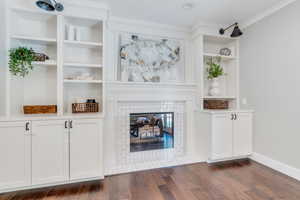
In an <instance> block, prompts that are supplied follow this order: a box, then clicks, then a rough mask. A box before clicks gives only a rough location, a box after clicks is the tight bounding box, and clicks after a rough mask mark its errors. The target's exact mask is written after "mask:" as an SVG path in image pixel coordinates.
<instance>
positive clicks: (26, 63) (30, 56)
mask: <svg viewBox="0 0 300 200" xmlns="http://www.w3.org/2000/svg"><path fill="white" fill-rule="evenodd" d="M33 61H35V52H34V51H33V50H32V49H28V48H26V47H19V48H16V49H11V50H9V71H10V72H11V73H12V74H13V75H14V76H21V77H25V76H26V75H28V74H29V72H30V71H32V70H33V66H32V62H33Z"/></svg>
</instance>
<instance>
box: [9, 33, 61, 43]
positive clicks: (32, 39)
mask: <svg viewBox="0 0 300 200" xmlns="http://www.w3.org/2000/svg"><path fill="white" fill-rule="evenodd" d="M11 38H12V39H15V40H22V41H29V42H34V43H38V44H52V43H56V39H54V38H43V37H30V36H22V35H13V36H11Z"/></svg>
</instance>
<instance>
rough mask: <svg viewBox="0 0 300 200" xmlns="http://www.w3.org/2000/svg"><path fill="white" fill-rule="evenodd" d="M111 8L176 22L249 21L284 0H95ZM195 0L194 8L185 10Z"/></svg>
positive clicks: (136, 16)
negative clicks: (188, 3)
mask: <svg viewBox="0 0 300 200" xmlns="http://www.w3.org/2000/svg"><path fill="white" fill-rule="evenodd" d="M94 1H97V2H100V3H104V4H106V5H107V6H109V7H110V8H111V12H112V13H111V14H112V16H116V17H124V18H127V19H135V20H146V21H152V22H156V23H161V24H170V25H176V26H193V25H195V24H199V23H208V24H223V25H226V24H228V25H230V24H232V23H233V22H236V21H237V22H245V21H247V20H250V19H251V18H252V17H254V16H256V15H258V14H261V13H262V12H264V11H265V10H266V9H269V8H271V7H272V6H275V5H276V4H279V3H281V2H282V1H283V0H94ZM185 2H193V3H194V5H195V7H194V8H193V9H192V10H184V9H183V8H182V5H183V4H184V3H185Z"/></svg>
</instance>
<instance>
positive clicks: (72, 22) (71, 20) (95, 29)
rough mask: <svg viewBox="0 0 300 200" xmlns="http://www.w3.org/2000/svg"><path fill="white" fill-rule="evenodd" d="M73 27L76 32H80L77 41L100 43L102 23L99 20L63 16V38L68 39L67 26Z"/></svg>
mask: <svg viewBox="0 0 300 200" xmlns="http://www.w3.org/2000/svg"><path fill="white" fill-rule="evenodd" d="M70 26H72V27H73V28H75V31H76V34H78V32H79V34H80V39H77V40H78V41H82V42H91V43H102V41H103V40H102V38H103V24H102V22H101V21H99V20H93V19H83V18H75V17H66V18H65V40H70V39H69V37H68V31H69V27H70Z"/></svg>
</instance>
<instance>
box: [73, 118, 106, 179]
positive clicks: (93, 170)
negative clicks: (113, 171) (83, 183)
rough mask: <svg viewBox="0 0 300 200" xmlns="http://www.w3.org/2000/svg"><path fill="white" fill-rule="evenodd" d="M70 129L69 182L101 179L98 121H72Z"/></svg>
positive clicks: (100, 135)
mask: <svg viewBox="0 0 300 200" xmlns="http://www.w3.org/2000/svg"><path fill="white" fill-rule="evenodd" d="M70 127H71V128H70V178H71V180H76V179H84V178H95V177H102V168H101V166H102V149H101V145H100V144H101V142H102V128H101V127H102V124H101V121H100V119H97V120H90V119H86V120H74V121H73V122H71V126H70Z"/></svg>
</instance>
